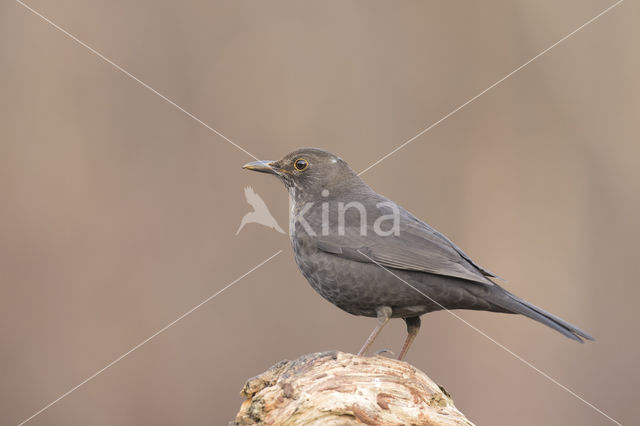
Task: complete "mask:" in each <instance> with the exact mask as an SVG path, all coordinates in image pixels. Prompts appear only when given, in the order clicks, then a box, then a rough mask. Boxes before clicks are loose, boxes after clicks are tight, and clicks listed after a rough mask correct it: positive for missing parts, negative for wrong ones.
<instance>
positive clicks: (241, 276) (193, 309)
mask: <svg viewBox="0 0 640 426" xmlns="http://www.w3.org/2000/svg"><path fill="white" fill-rule="evenodd" d="M280 253H282V250H278V251H277V252H276V253H274V254H272V255H271V256H270V257H268V258H266V259H265V260H263V261H262V262H260V263H258V264H257V265H256V266H254V267H253V268H251V269H249V270H248V271H247V272H245V273H244V274H242V275H240V276H239V277H238V278H236V279H235V280H233V281H231V282H230V283H229V284H227V285H226V286H224V287H223V288H222V289H220V290H218V291H217V292H215V293H214V294H212V295H211V296H209V297H207V298H206V299H204V300H203V301H202V302H200V303H198V304H197V305H196V306H194V307H193V308H191V309H189V310H188V311H187V312H185V313H184V314H182V315H180V316H179V317H178V318H176V319H175V320H173V321H171V322H170V323H169V324H167V325H165V326H164V327H162V328H161V329H160V330H158V331H156V332H155V333H153V334H152V335H151V336H149V337H147V338H146V339H144V340H143V341H142V342H140V343H138V344H137V345H135V346H134V347H133V348H131V349H129V350H128V351H127V352H125V353H123V354H122V355H120V356H119V357H118V358H116V359H114V360H113V361H111V362H110V363H109V364H107V365H106V366H104V367H102V368H101V369H100V370H98V371H96V372H95V373H93V374H92V375H91V376H89V377H87V378H86V379H85V380H83V381H82V382H80V383H78V384H77V385H75V386H74V387H72V388H71V389H69V390H68V391H66V392H65V393H63V394H62V395H60V396H59V397H58V398H57V399H55V400H53V401H51V402H50V403H49V404H47V405H45V406H44V407H43V408H41V409H40V410H39V411H37V412H36V413H35V414H33V415H32V416H31V417H29V418H27V419H25V420H23V421H22V422H20V423H19V424H18V426H22V425H24V424H25V423H27V422H28V421H30V420H31V419H33V418H34V417H36V416H37V415H39V414H41V413H42V412H43V411H45V410H47V409H48V408H49V407H51V406H52V405H54V404H55V403H57V402H58V401H60V400H62V399H63V398H65V397H67V396H69V394H71V393H72V392H73V391H75V390H76V389H78V388H79V387H80V386H82V385H84V384H85V383H87V382H89V381H91V380H93V379H94V378H96V376H98V375H99V374H100V373H103V372H104V371H105V370H107V369H108V368H109V367H111V366H113V365H114V364H116V363H117V362H119V361H121V360H122V359H123V358H125V357H126V356H127V355H129V354H131V353H132V352H134V351H135V350H137V349H139V348H140V347H141V346H142V345H144V344H145V343H147V342H149V341H150V340H151V339H153V338H155V337H156V336H158V335H159V334H161V333H163V332H165V331H166V330H167V329H168V328H169V327H171V326H173V325H174V324H176V323H177V322H178V321H180V320H182V319H183V318H185V317H187V316H188V315H190V314H191V313H193V312H194V311H195V310H196V309H198V308H200V307H201V306H202V305H204V304H205V303H207V302H209V301H210V300H211V299H213V298H215V297H216V296H217V295H219V294H220V293H222V292H223V291H225V290H226V289H228V288H229V287H231V286H232V285H234V284H235V283H237V282H238V281H240V280H241V279H243V278H244V277H246V276H247V275H249V274H250V273H252V272H253V271H255V270H256V269H258V268H260V267H261V266H262V265H264V264H265V263H267V262H269V261H270V260H271V259H273V258H274V257H276V256H277V255H279V254H280Z"/></svg>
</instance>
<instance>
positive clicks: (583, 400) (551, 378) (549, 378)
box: [357, 250, 622, 426]
mask: <svg viewBox="0 0 640 426" xmlns="http://www.w3.org/2000/svg"><path fill="white" fill-rule="evenodd" d="M357 252H358V253H360V254H361V255H363V256H364V257H366V258H367V259H369V260H370V261H371V262H373V263H375V264H376V265H378V266H379V267H381V268H382V269H384V270H385V271H387V272H388V273H390V274H391V275H393V276H394V277H396V278H397V279H399V280H400V281H402V282H403V283H405V284H406V285H408V286H409V287H411V288H412V289H414V290H415V291H417V292H418V293H420V294H421V295H423V296H424V297H425V298H427V299H429V300H430V301H431V302H433V303H435V304H436V305H438V306H439V307H440V308H441V309H442V310H444V311H446V312H448V313H450V314H451V315H453V316H454V317H455V318H457V319H459V320H460V321H462V322H463V323H465V324H466V325H468V326H469V327H471V328H472V329H473V330H475V331H477V332H478V333H480V334H481V335H483V336H484V337H486V338H487V339H489V340H491V341H492V342H493V343H495V344H496V345H498V347H500V348H501V349H504V350H505V351H507V352H508V353H510V354H511V355H513V356H514V357H515V358H516V359H518V360H520V361H521V362H523V363H524V364H526V365H527V366H529V367H531V368H532V369H533V370H535V371H537V372H538V373H540V374H541V375H542V376H544V377H545V378H546V379H548V380H550V381H551V382H553V383H555V384H556V385H558V386H559V387H560V388H562V389H564V390H565V391H567V392H569V393H570V394H571V395H573V396H574V397H576V398H578V399H579V400H580V401H582V402H584V403H585V404H587V405H588V406H589V407H591V408H593V409H594V410H596V411H597V412H598V413H600V414H602V415H603V416H604V417H606V418H607V419H609V420H611V421H612V422H613V423H615V424H617V425H620V426H622V424H621V423H620V422H618V421H617V420H615V419H614V418H612V417H611V416H609V415H608V414H607V413H605V412H604V411H602V410H601V409H599V408H598V407H596V406H595V405H593V404H592V403H590V402H589V401H587V400H586V399H584V398H583V397H581V396H580V395H578V394H577V393H575V392H574V391H572V390H571V389H569V388H568V387H566V386H565V385H563V384H562V383H560V382H559V381H557V380H556V379H554V378H553V377H551V376H550V375H548V374H547V373H545V372H544V371H542V370H540V369H539V368H538V367H536V366H535V365H533V364H531V363H530V362H529V361H527V360H526V359H524V358H523V357H521V356H520V355H518V354H517V353H515V352H513V351H512V350H511V349H509V348H507V347H506V346H504V345H503V344H502V343H500V342H498V341H497V340H495V339H494V338H493V337H491V336H489V335H488V334H487V333H485V332H484V331H482V330H480V329H479V328H478V327H476V326H475V325H473V324H471V323H469V322H468V321H467V320H465V319H464V318H462V317H461V316H459V315H457V314H456V313H455V312H453V311H451V310H449V309H447V308H445V307H444V306H442V305H441V304H440V303H438V302H436V301H435V300H433V299H432V298H431V297H429V296H427V295H426V294H424V293H423V292H422V291H420V290H418V289H417V288H416V287H414V286H413V285H411V284H409V283H408V282H407V281H405V280H403V279H402V278H400V277H399V276H398V275H396V274H394V273H393V271H391V270H389V269H387V268H385V267H384V266H382V265H381V264H380V263H378V262H377V261H375V260H373V259H372V258H370V257H369V256H367V255H366V254H364V253H363V252H362V251H360V250H357Z"/></svg>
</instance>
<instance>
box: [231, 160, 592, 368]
mask: <svg viewBox="0 0 640 426" xmlns="http://www.w3.org/2000/svg"><path fill="white" fill-rule="evenodd" d="M243 168H244V169H248V170H252V171H256V172H261V173H268V174H271V175H275V176H277V177H278V178H279V179H280V180H281V181H282V182H283V183H284V186H285V188H286V189H287V190H288V192H289V198H290V206H291V214H290V220H289V236H290V239H291V244H292V248H293V253H294V257H295V261H296V264H297V266H298V268H299V269H300V271H301V272H302V275H303V276H304V277H305V278H306V279H307V281H308V282H309V284H311V287H313V289H314V290H315V291H316V292H318V293H319V294H320V295H321V296H322V297H323V298H325V299H326V300H328V301H329V302H331V303H333V304H334V305H335V306H337V307H338V308H340V309H342V310H344V311H346V312H348V313H350V314H353V315H357V316H365V317H372V318H376V319H377V324H376V327H375V328H374V330H373V331H372V332H371V334H370V335H369V337H368V338H367V340H366V341H365V343H364V345H363V346H362V348H361V349H360V351H359V352H358V355H366V352H367V350H368V349H369V347H370V346H371V345H372V343H373V342H374V340H375V339H376V337H377V336H378V334H379V333H380V331H381V330H382V328H383V327H384V326H385V325H386V324H387V323H388V322H389V320H390V319H392V318H402V319H403V320H404V321H405V324H406V327H407V336H406V339H405V341H404V344H403V346H402V348H401V350H400V353H399V355H398V359H400V360H402V359H403V358H404V357H405V356H406V354H407V352H408V350H409V348H410V346H411V344H412V343H413V341H414V339H415V337H416V335H417V334H418V331H419V330H420V324H421V321H420V317H421V315H424V314H426V313H430V312H434V311H441V310H454V309H469V310H480V311H490V312H498V313H510V314H520V315H524V316H525V317H528V318H531V319H533V320H535V321H538V322H540V323H542V324H544V325H546V326H548V327H551V328H552V329H554V330H556V331H558V332H560V333H561V334H563V335H564V336H566V337H568V338H570V339H573V340H575V341H578V342H580V343H582V342H583V340H594V338H593V337H592V336H590V335H589V334H587V333H586V332H584V331H582V330H580V329H579V328H577V327H576V326H574V325H572V324H570V323H568V322H566V321H564V320H562V319H561V318H559V317H557V316H555V315H553V314H550V313H549V312H546V311H544V310H543V309H541V308H539V307H537V306H534V305H533V304H531V303H529V302H527V301H525V300H523V299H521V298H519V297H518V296H516V295H514V294H512V293H510V292H509V291H507V290H506V289H504V288H503V287H502V286H500V285H499V284H498V283H497V281H499V280H500V278H499V277H498V276H497V275H495V274H493V273H492V272H489V271H488V270H487V269H484V268H483V267H481V266H480V265H478V264H477V263H475V262H474V261H473V260H472V259H471V258H470V257H469V256H468V255H467V254H466V253H465V252H463V251H462V250H461V249H460V248H459V247H458V246H456V245H455V244H454V243H453V242H452V241H451V240H449V239H448V238H447V237H445V236H444V235H443V234H441V233H440V232H438V231H437V230H435V229H434V228H432V227H431V226H429V225H428V224H427V223H425V222H423V221H421V220H420V219H418V218H417V217H415V216H414V215H413V214H411V213H409V212H408V211H407V210H405V209H404V208H402V207H401V206H399V205H398V204H396V203H395V202H393V201H392V200H390V199H388V198H386V197H384V196H383V195H380V194H378V193H376V192H375V191H374V190H373V189H372V188H371V187H369V185H367V184H366V183H365V182H364V181H363V180H362V179H361V178H360V177H359V176H358V174H357V173H355V172H354V170H353V169H352V168H351V167H350V166H349V165H348V164H347V163H346V162H345V161H344V160H343V159H342V158H340V157H338V156H336V155H334V154H332V153H330V152H328V151H325V150H322V149H319V148H300V149H297V150H295V151H292V152H290V153H288V154H286V155H285V156H284V157H283V158H282V159H280V160H277V161H254V162H251V163H248V164H245V165H244V166H243Z"/></svg>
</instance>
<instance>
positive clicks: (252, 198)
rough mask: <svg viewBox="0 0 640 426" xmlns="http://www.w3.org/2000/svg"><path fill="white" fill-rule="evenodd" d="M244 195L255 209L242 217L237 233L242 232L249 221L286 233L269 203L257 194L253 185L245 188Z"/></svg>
mask: <svg viewBox="0 0 640 426" xmlns="http://www.w3.org/2000/svg"><path fill="white" fill-rule="evenodd" d="M244 196H245V198H246V199H247V203H249V205H250V206H251V207H253V211H252V212H249V213H247V214H245V215H244V216H243V217H242V220H241V221H240V227H239V228H238V230H237V231H236V235H238V234H239V233H240V230H241V229H242V228H243V227H244V225H246V224H247V223H259V224H261V225H264V226H267V227H269V228H273V229H275V230H276V231H278V232H280V233H281V234H284V233H285V232H284V231H283V230H282V228H280V225H278V222H276V220H275V218H274V217H273V215H272V214H271V212H270V211H269V208H268V207H267V204H266V203H265V202H264V200H263V199H262V198H261V197H260V196H259V195H258V194H256V192H255V191H254V190H253V188H252V187H250V186H247V187H246V188H245V189H244Z"/></svg>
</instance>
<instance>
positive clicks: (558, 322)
mask: <svg viewBox="0 0 640 426" xmlns="http://www.w3.org/2000/svg"><path fill="white" fill-rule="evenodd" d="M499 288H500V287H499ZM500 289H501V290H502V291H504V294H503V295H502V297H500V298H499V299H498V300H499V301H498V302H497V303H496V300H494V303H496V304H497V305H498V306H499V307H500V308H503V309H505V310H506V311H508V312H512V313H515V314H521V315H524V316H526V317H529V318H531V319H533V320H536V321H538V322H541V323H542V324H544V325H546V326H548V327H551V328H553V329H554V330H556V331H558V332H560V333H562V334H564V335H565V336H567V337H568V338H569V339H573V340H576V341H578V342H580V343H583V339H587V340H595V339H594V338H593V337H591V336H590V335H589V334H587V333H586V332H584V331H582V330H580V329H579V328H578V327H576V326H575V325H573V324H570V323H568V322H566V321H565V320H563V319H562V318H558V317H557V316H555V315H553V314H550V313H549V312H547V311H545V310H543V309H540V308H538V307H537V306H535V305H533V304H531V303H529V302H527V301H526V300H523V299H521V298H519V297H518V296H516V295H514V294H511V293H509V292H508V291H506V290H504V289H502V288H500Z"/></svg>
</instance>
